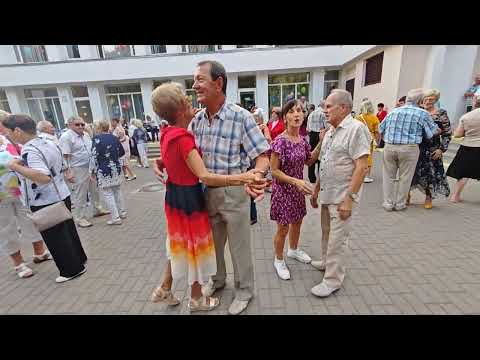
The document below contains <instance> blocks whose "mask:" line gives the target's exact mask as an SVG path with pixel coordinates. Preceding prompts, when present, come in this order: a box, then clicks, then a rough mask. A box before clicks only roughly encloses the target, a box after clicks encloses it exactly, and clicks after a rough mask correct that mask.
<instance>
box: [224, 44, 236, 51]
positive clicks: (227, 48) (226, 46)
mask: <svg viewBox="0 0 480 360" xmlns="http://www.w3.org/2000/svg"><path fill="white" fill-rule="evenodd" d="M236 48H237V45H222V50H234V49H236Z"/></svg>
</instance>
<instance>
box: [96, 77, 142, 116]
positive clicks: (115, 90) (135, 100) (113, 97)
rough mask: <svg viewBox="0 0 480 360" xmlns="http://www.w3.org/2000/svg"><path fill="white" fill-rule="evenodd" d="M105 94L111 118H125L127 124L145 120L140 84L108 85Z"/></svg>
mask: <svg viewBox="0 0 480 360" xmlns="http://www.w3.org/2000/svg"><path fill="white" fill-rule="evenodd" d="M105 92H106V97H107V105H108V113H109V115H110V118H123V119H125V121H127V122H130V120H131V119H140V120H143V119H144V118H145V112H144V109H143V100H142V92H141V89H140V84H122V85H107V86H105Z"/></svg>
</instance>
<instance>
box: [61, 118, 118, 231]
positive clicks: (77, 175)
mask: <svg viewBox="0 0 480 360" xmlns="http://www.w3.org/2000/svg"><path fill="white" fill-rule="evenodd" d="M68 126H69V128H70V129H69V130H68V131H67V132H65V133H64V134H63V135H62V136H61V137H60V148H61V149H62V152H63V156H64V158H65V160H66V163H67V171H66V172H65V177H66V179H67V181H68V182H69V183H70V184H71V190H72V202H73V204H74V206H75V212H74V217H75V221H76V223H77V224H78V226H80V227H89V226H92V225H93V224H92V223H90V222H89V221H88V220H87V196H88V193H89V189H90V196H91V198H90V201H91V202H93V203H94V204H95V210H96V212H97V213H96V214H95V216H102V215H106V214H109V212H108V211H105V210H104V209H102V208H101V206H100V205H99V204H98V192H97V191H96V189H95V187H96V184H94V183H93V182H92V181H91V179H90V173H89V171H88V167H89V165H90V159H91V157H92V140H91V139H90V136H89V135H88V134H87V133H86V132H85V131H84V130H85V121H83V119H82V118H81V117H79V116H72V117H71V118H69V119H68Z"/></svg>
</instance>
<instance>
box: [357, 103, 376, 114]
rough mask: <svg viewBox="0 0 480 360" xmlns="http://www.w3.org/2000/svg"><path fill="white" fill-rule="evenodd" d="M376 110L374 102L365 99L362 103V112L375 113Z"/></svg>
mask: <svg viewBox="0 0 480 360" xmlns="http://www.w3.org/2000/svg"><path fill="white" fill-rule="evenodd" d="M374 112H375V110H374V109H373V104H372V102H371V101H370V100H365V101H363V102H362V103H361V104H360V111H359V113H360V114H373V113H374Z"/></svg>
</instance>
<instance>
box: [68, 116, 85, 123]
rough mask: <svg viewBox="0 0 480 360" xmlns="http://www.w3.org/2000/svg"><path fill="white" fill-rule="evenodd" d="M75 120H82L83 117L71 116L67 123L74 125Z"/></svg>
mask: <svg viewBox="0 0 480 360" xmlns="http://www.w3.org/2000/svg"><path fill="white" fill-rule="evenodd" d="M75 120H82V121H83V119H82V118H81V117H80V116H70V117H69V118H68V120H67V124H68V125H72V123H73V122H74V121H75Z"/></svg>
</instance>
